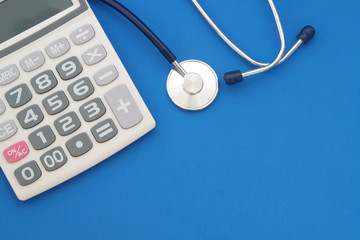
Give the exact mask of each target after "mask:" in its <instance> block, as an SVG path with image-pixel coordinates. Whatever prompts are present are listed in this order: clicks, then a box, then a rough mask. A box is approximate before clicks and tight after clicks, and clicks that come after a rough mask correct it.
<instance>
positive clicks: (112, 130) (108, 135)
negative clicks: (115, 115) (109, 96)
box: [91, 119, 118, 143]
mask: <svg viewBox="0 0 360 240" xmlns="http://www.w3.org/2000/svg"><path fill="white" fill-rule="evenodd" d="M91 133H92V134H93V136H94V138H95V139H96V141H97V142H99V143H104V142H107V141H109V140H110V139H112V138H113V137H115V136H116V134H117V133H118V129H117V128H116V126H115V123H114V121H113V120H111V119H106V120H105V121H102V122H100V123H99V124H96V125H95V127H93V128H92V129H91Z"/></svg>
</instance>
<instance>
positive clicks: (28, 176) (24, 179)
mask: <svg viewBox="0 0 360 240" xmlns="http://www.w3.org/2000/svg"><path fill="white" fill-rule="evenodd" d="M14 173H15V177H16V179H17V180H18V182H19V184H20V185H21V186H27V185H29V184H32V183H33V182H35V181H36V180H38V179H39V178H40V177H41V170H40V168H39V165H37V163H36V162H35V161H31V162H28V163H26V164H25V165H23V166H21V167H19V168H18V169H16V170H15V172H14Z"/></svg>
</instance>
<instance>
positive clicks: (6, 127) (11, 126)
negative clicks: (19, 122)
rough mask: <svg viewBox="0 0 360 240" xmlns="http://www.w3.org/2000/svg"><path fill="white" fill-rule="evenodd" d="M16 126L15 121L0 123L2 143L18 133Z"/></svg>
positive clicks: (0, 140)
mask: <svg viewBox="0 0 360 240" xmlns="http://www.w3.org/2000/svg"><path fill="white" fill-rule="evenodd" d="M17 130H18V129H17V127H16V124H15V122H14V121H13V120H9V121H6V122H2V123H0V142H2V141H5V140H8V139H9V138H11V137H12V136H14V135H15V134H16V132H17Z"/></svg>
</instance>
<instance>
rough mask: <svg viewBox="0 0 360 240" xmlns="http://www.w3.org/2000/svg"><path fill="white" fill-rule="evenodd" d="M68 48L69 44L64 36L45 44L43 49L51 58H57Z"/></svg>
mask: <svg viewBox="0 0 360 240" xmlns="http://www.w3.org/2000/svg"><path fill="white" fill-rule="evenodd" d="M69 50H70V44H69V42H68V40H66V38H60V39H58V40H56V41H54V42H52V43H50V44H49V45H47V46H46V48H45V51H46V53H47V55H48V56H49V57H51V58H57V57H60V56H62V55H64V54H65V53H67V52H68V51H69Z"/></svg>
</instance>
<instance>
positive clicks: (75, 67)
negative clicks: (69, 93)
mask: <svg viewBox="0 0 360 240" xmlns="http://www.w3.org/2000/svg"><path fill="white" fill-rule="evenodd" d="M56 70H57V72H58V73H59V75H60V77H61V79H63V80H70V79H72V78H74V77H76V76H78V75H79V74H80V73H81V72H82V71H83V67H82V66H81V63H80V62H79V59H78V58H77V57H71V58H68V59H66V60H64V61H62V62H61V63H59V64H58V65H57V66H56Z"/></svg>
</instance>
